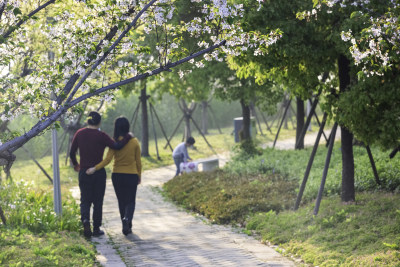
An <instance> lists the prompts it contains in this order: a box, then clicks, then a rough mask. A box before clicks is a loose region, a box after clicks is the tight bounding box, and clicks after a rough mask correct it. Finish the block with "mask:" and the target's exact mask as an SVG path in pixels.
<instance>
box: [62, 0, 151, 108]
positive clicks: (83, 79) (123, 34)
mask: <svg viewBox="0 0 400 267" xmlns="http://www.w3.org/2000/svg"><path fill="white" fill-rule="evenodd" d="M156 1H157V0H151V1H150V3H148V4H147V5H146V6H145V7H143V8H142V10H140V11H139V13H138V14H137V15H136V16H135V18H134V19H133V21H132V22H131V23H130V24H129V26H128V27H127V28H126V29H125V30H124V31H123V32H122V33H121V34H120V36H119V37H118V39H117V40H116V41H115V42H114V43H113V44H112V45H111V46H110V48H109V49H108V50H107V51H106V52H105V53H104V54H103V56H102V57H101V58H100V59H99V60H98V61H97V62H96V63H95V64H94V65H93V66H92V67H91V68H90V70H89V71H87V72H86V73H85V75H84V76H83V77H82V78H81V80H80V81H79V82H78V84H77V85H76V86H75V88H74V89H73V91H72V93H71V94H70V95H69V96H68V99H67V101H66V103H67V104H68V103H69V102H70V101H71V100H72V98H73V97H74V95H75V94H76V92H77V91H78V90H79V88H80V87H81V85H82V84H83V83H84V82H85V80H86V79H87V78H88V77H89V75H90V74H92V72H93V71H94V70H95V69H96V68H97V67H98V66H99V65H100V64H101V63H102V62H103V61H104V59H106V57H107V56H108V55H109V54H110V53H111V51H113V50H114V49H115V47H117V45H118V44H119V43H120V42H121V40H122V38H124V37H125V35H126V34H127V33H128V32H129V31H130V30H131V29H132V27H134V26H135V25H136V23H137V21H138V20H139V18H140V17H141V16H142V15H143V13H144V12H145V11H146V10H147V9H149V8H150V7H151V6H152V5H153V4H154V3H155V2H156Z"/></svg>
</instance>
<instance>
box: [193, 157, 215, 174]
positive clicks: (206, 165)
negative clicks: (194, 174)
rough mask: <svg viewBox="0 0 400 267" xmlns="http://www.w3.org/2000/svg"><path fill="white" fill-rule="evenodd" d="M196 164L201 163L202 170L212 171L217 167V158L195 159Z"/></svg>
mask: <svg viewBox="0 0 400 267" xmlns="http://www.w3.org/2000/svg"><path fill="white" fill-rule="evenodd" d="M197 163H198V164H201V165H202V167H203V169H202V170H203V171H204V172H205V171H212V170H215V169H217V168H218V167H219V160H218V159H206V160H199V161H197Z"/></svg>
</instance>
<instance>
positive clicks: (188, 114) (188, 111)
mask: <svg viewBox="0 0 400 267" xmlns="http://www.w3.org/2000/svg"><path fill="white" fill-rule="evenodd" d="M180 103H181V104H180V105H179V107H180V108H181V110H182V112H183V118H184V120H185V132H184V135H183V139H184V140H186V139H187V138H188V137H190V136H192V130H191V128H190V119H192V114H193V112H194V110H195V109H196V103H194V102H192V103H190V107H188V105H187V104H186V101H185V100H184V99H181V101H180Z"/></svg>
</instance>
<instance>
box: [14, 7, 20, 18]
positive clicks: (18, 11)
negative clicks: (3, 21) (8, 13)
mask: <svg viewBox="0 0 400 267" xmlns="http://www.w3.org/2000/svg"><path fill="white" fill-rule="evenodd" d="M13 13H14V15H15V16H17V15H20V14H22V12H21V9H19V8H18V7H16V8H14V10H13Z"/></svg>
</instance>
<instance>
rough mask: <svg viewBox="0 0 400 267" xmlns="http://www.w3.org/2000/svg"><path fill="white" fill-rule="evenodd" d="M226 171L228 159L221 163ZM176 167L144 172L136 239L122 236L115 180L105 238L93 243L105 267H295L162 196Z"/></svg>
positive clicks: (105, 214) (268, 249)
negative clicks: (161, 189)
mask: <svg viewBox="0 0 400 267" xmlns="http://www.w3.org/2000/svg"><path fill="white" fill-rule="evenodd" d="M220 162H221V163H222V164H220V165H223V164H224V163H225V162H226V158H225V159H224V158H221V157H220ZM174 172H175V168H174V166H167V167H163V168H158V169H153V170H149V171H145V172H144V173H143V178H142V180H143V183H142V184H141V185H140V186H139V187H138V193H137V204H136V211H135V215H134V219H133V229H132V230H133V234H129V235H128V236H124V235H123V234H122V232H121V227H122V226H121V221H120V219H119V214H118V208H117V200H116V197H115V193H114V189H113V187H112V184H111V181H110V179H108V182H107V189H106V195H105V201H104V211H103V229H104V230H105V232H106V236H103V237H98V238H92V241H93V242H94V244H95V245H96V248H97V251H98V253H99V255H98V256H97V260H98V261H99V262H100V264H101V265H103V266H275V267H283V266H295V264H294V263H293V262H292V261H291V260H289V259H287V258H285V257H283V256H282V255H280V254H279V253H278V252H276V251H275V250H274V249H273V248H272V247H269V246H267V245H264V244H261V243H260V242H259V241H257V240H255V239H254V238H252V237H249V236H247V235H245V234H243V233H240V232H239V230H236V229H233V228H232V227H229V226H221V225H213V224H210V223H208V222H207V220H205V219H202V218H201V217H200V216H193V215H192V214H189V213H187V212H186V211H184V210H182V209H181V208H179V207H177V206H175V205H174V204H173V203H170V202H167V201H165V200H164V199H163V197H162V196H161V194H160V192H159V190H160V188H161V185H162V184H163V183H165V182H166V181H168V180H169V179H171V178H172V177H173V175H174Z"/></svg>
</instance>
